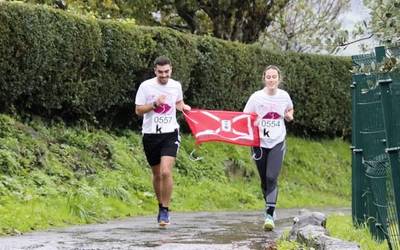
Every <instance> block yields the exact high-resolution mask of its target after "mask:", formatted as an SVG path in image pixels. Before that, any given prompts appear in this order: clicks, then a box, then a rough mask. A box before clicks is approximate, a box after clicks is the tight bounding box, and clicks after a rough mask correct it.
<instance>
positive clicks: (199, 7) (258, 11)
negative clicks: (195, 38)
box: [159, 0, 289, 43]
mask: <svg viewBox="0 0 400 250" xmlns="http://www.w3.org/2000/svg"><path fill="white" fill-rule="evenodd" d="M288 2H289V0H267V1H265V0H218V1H216V0H188V1H185V0H160V1H159V3H160V5H159V6H160V7H161V13H162V14H163V15H162V18H164V20H165V19H167V20H173V19H174V18H175V22H172V23H171V22H170V23H169V24H168V23H167V24H166V25H169V26H171V27H173V28H180V29H187V30H189V31H190V32H192V33H196V34H202V33H206V32H211V33H212V34H213V35H214V36H215V37H218V38H222V39H225V40H231V41H240V42H244V43H252V42H256V41H257V40H258V38H259V36H260V34H261V32H262V31H264V30H265V28H266V27H268V26H269V25H270V24H271V22H272V21H273V20H274V18H275V15H276V14H277V13H279V12H280V11H281V10H282V9H283V8H284V7H285V6H286V4H287V3H288ZM177 17H179V19H176V18H177Z"/></svg>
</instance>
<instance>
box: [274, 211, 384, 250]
mask: <svg viewBox="0 0 400 250" xmlns="http://www.w3.org/2000/svg"><path fill="white" fill-rule="evenodd" d="M327 229H328V232H329V233H330V236H332V237H335V238H339V239H342V240H346V241H351V242H356V243H357V244H358V245H359V246H360V249H363V250H387V249H388V245H387V243H386V241H384V242H380V243H379V242H376V241H375V240H373V239H372V237H371V234H370V233H369V231H368V229H367V228H366V227H360V228H355V227H353V223H352V220H351V217H350V216H344V215H338V214H333V215H330V216H329V217H328V220H327ZM277 245H278V249H280V250H297V249H310V248H308V247H306V246H304V245H301V244H299V243H297V242H294V241H289V240H288V233H285V234H284V235H283V236H282V237H281V238H280V239H279V240H278V242H277Z"/></svg>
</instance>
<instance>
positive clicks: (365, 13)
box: [339, 0, 375, 56]
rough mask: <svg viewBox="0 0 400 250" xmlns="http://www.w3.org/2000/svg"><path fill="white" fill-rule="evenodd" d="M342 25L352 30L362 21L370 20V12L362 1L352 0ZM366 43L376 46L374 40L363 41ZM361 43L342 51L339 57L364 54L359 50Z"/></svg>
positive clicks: (343, 17)
mask: <svg viewBox="0 0 400 250" xmlns="http://www.w3.org/2000/svg"><path fill="white" fill-rule="evenodd" d="M340 18H341V19H342V24H343V27H344V28H345V29H348V30H351V29H352V28H353V27H354V25H355V24H356V23H357V22H360V21H362V20H366V21H368V20H369V19H370V15H369V10H368V9H367V8H366V7H365V6H364V5H363V3H362V0H351V7H350V10H349V11H348V12H347V13H344V14H343V15H342V16H341V17H340ZM363 42H364V43H369V44H374V41H373V40H372V39H369V40H366V41H363ZM359 44H360V43H354V44H351V45H349V46H348V47H347V48H346V49H345V50H343V51H341V52H340V53H339V55H346V56H351V55H356V54H363V52H361V51H360V49H359V48H358V45H359ZM374 45H375V44H374Z"/></svg>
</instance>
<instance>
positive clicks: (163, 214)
mask: <svg viewBox="0 0 400 250" xmlns="http://www.w3.org/2000/svg"><path fill="white" fill-rule="evenodd" d="M159 218H160V219H159V221H158V224H159V225H160V227H165V226H167V225H169V223H170V222H169V211H168V210H167V209H161V210H160V217H159Z"/></svg>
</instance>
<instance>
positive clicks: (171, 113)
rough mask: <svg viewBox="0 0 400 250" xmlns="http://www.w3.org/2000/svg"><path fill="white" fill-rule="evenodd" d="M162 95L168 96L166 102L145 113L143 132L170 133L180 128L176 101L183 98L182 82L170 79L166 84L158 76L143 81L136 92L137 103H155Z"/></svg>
mask: <svg viewBox="0 0 400 250" xmlns="http://www.w3.org/2000/svg"><path fill="white" fill-rule="evenodd" d="M160 95H165V96H166V101H165V103H164V104H162V105H160V106H159V107H157V108H156V109H154V110H152V111H150V112H147V113H145V114H144V115H143V125H142V133H143V134H157V133H170V132H173V131H174V130H175V129H178V128H179V124H178V122H177V121H176V103H177V102H179V101H181V100H182V99H183V95H182V85H181V84H180V82H178V81H175V80H173V79H169V80H168V82H167V83H166V84H164V85H163V84H160V83H158V81H157V78H156V77H154V78H152V79H149V80H146V81H144V82H142V83H141V84H140V86H139V89H138V91H137V93H136V99H135V104H136V105H145V104H149V103H153V102H155V101H156V99H157V98H158V97H159V96H160Z"/></svg>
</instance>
